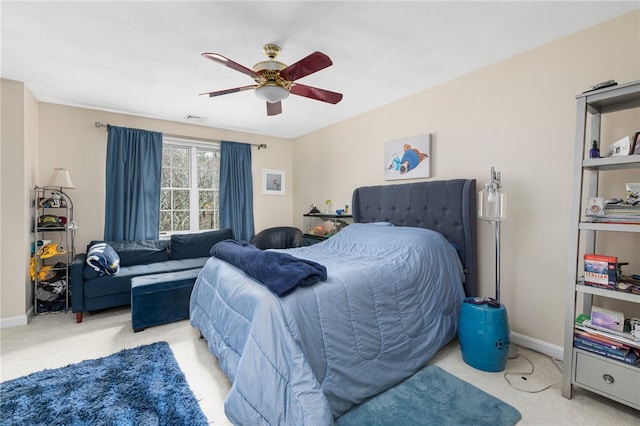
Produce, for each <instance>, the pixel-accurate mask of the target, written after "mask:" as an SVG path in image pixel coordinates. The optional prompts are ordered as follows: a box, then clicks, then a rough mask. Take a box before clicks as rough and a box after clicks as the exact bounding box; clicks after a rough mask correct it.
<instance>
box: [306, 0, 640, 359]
mask: <svg viewBox="0 0 640 426" xmlns="http://www.w3.org/2000/svg"><path fill="white" fill-rule="evenodd" d="M639 22H640V13H638V12H635V13H631V14H628V15H626V16H623V17H621V18H619V19H616V20H613V21H611V22H608V23H605V24H603V25H600V26H597V27H594V28H592V29H589V30H587V31H584V32H580V33H578V34H575V35H572V36H570V37H567V38H565V39H562V40H560V41H557V42H554V43H551V44H548V45H546V46H543V47H540V48H538V49H534V50H531V51H529V52H526V53H523V54H520V55H518V56H515V57H513V58H510V59H508V60H505V61H503V62H501V63H498V64H495V65H493V66H490V67H487V68H485V69H482V70H479V71H476V72H473V73H470V74H468V75H465V76H463V77H461V78H457V79H455V80H452V81H449V82H447V83H444V84H442V85H439V86H437V87H434V88H432V89H429V90H426V91H424V92H422V93H418V94H416V95H413V96H411V97H408V98H406V99H403V100H401V101H399V102H396V103H394V104H391V105H387V106H384V107H382V108H378V109H376V110H374V111H371V112H369V113H366V114H363V115H361V116H358V117H356V118H353V119H350V120H347V121H345V122H342V123H340V124H337V125H334V126H331V127H329V128H326V129H323V130H320V131H317V132H315V133H313V134H309V135H306V136H304V137H301V138H300V139H299V140H296V142H295V145H294V162H295V167H294V180H295V182H296V188H295V193H294V220H295V223H296V225H298V226H303V223H302V214H303V213H304V212H305V211H306V210H307V209H308V206H309V204H310V203H321V202H322V200H324V199H326V198H331V199H336V200H344V199H346V198H348V197H349V196H350V194H351V192H352V191H353V189H354V188H356V187H358V186H360V185H375V184H385V183H387V182H385V181H384V180H383V168H384V158H383V150H384V143H385V142H387V141H391V140H396V139H400V138H404V137H410V136H415V135H420V134H424V133H431V134H432V159H431V161H432V163H431V166H432V178H430V179H431V180H441V179H449V178H458V177H464V178H475V179H477V180H478V186H479V187H481V186H482V184H484V183H485V182H486V181H487V180H488V177H489V170H490V168H491V166H495V167H496V169H497V170H498V171H501V172H502V180H503V186H504V190H505V191H506V192H507V194H508V208H507V210H508V211H507V216H508V217H507V219H506V221H505V222H503V224H502V228H501V230H502V256H501V264H502V274H501V276H502V278H501V283H502V285H501V296H502V297H501V299H502V301H503V302H505V303H506V305H507V307H508V309H509V317H510V326H511V329H512V331H515V332H516V333H519V334H522V335H525V336H529V337H531V338H533V339H538V340H541V341H543V342H547V343H551V344H552V345H556V346H558V347H559V346H561V345H562V344H563V322H564V311H565V305H566V300H567V283H566V279H565V278H566V276H567V267H568V266H567V265H568V259H567V255H566V253H567V250H568V248H567V247H568V245H567V244H568V222H569V208H570V199H571V191H572V181H573V176H572V168H573V152H574V134H575V118H576V115H575V114H576V113H575V106H576V102H575V95H576V94H577V93H580V92H582V91H584V90H586V89H587V88H588V87H589V86H590V85H591V84H594V83H597V82H600V81H604V80H608V79H615V80H616V81H618V82H620V83H625V82H629V81H632V80H638V79H640V38H639V37H638V34H640V25H639ZM416 54H419V52H416ZM425 72H427V71H425ZM345 96H349V93H348V92H347V93H345ZM637 130H640V113H638V111H636V112H635V113H634V114H633V115H631V116H630V115H627V116H626V117H622V118H620V119H619V123H617V125H610V126H605V128H604V129H603V133H604V135H603V139H602V140H603V141H609V142H612V141H615V140H618V139H619V138H621V137H623V136H625V135H633V133H634V131H637ZM310 158H313V159H316V161H308V159H310ZM301 164H304V167H300V165H301ZM629 181H633V182H638V181H640V176H638V172H637V171H628V172H626V173H624V172H621V173H620V174H619V175H618V179H616V182H615V183H613V182H612V183H611V185H610V188H609V189H608V192H607V193H609V194H611V195H610V196H612V197H613V196H619V197H620V196H623V195H624V182H629ZM400 182H403V181H393V182H389V183H400ZM404 182H410V181H404ZM478 226H479V228H478V229H479V241H478V253H479V264H480V288H481V294H482V295H484V296H491V295H493V294H494V285H495V281H494V263H493V262H494V261H493V253H494V242H493V240H494V233H493V228H492V226H490V225H489V224H487V223H484V222H480V223H479V224H478ZM638 237H639V236H638V235H636V236H635V237H633V238H631V239H626V240H624V247H625V248H626V249H628V251H627V250H621V251H620V252H621V253H622V252H624V253H630V256H629V257H630V258H629V261H631V262H632V263H633V264H634V265H635V270H636V271H637V270H638V268H640V256H638V254H637V253H638V252H637V247H638V246H639V244H640V239H639V238H638ZM620 240H621V238H620ZM634 245H635V249H634V250H631V247H632V246H634ZM633 267H634V266H631V268H633ZM636 310H637V307H636ZM639 314H640V313H638V312H636V313H635V315H639Z"/></svg>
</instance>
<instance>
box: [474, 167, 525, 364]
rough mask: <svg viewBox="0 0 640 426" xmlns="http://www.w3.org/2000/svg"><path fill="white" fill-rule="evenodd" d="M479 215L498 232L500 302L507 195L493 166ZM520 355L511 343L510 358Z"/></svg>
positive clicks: (497, 286) (497, 280)
mask: <svg viewBox="0 0 640 426" xmlns="http://www.w3.org/2000/svg"><path fill="white" fill-rule="evenodd" d="M478 217H479V218H480V219H481V220H486V221H488V222H489V223H493V224H494V227H495V232H496V254H495V261H496V274H495V277H496V300H497V301H498V302H500V222H502V221H503V220H504V219H505V218H506V217H507V196H506V194H505V193H504V192H503V191H502V186H501V181H500V172H496V171H495V168H494V167H493V166H492V167H491V179H490V181H489V182H487V183H485V184H484V188H483V189H482V190H481V191H480V192H479V193H478ZM517 356H518V348H517V347H516V346H515V345H513V344H510V345H509V358H516V357H517Z"/></svg>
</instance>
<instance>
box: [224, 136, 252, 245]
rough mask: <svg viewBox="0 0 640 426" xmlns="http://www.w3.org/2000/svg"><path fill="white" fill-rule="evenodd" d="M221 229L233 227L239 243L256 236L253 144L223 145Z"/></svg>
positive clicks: (230, 143) (227, 143)
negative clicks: (252, 167)
mask: <svg viewBox="0 0 640 426" xmlns="http://www.w3.org/2000/svg"><path fill="white" fill-rule="evenodd" d="M220 227H221V228H231V229H232V230H233V236H234V237H235V238H236V239H237V240H245V241H250V240H251V238H253V236H254V227H253V178H252V176H251V145H249V144H246V143H236V142H225V141H222V142H221V143H220Z"/></svg>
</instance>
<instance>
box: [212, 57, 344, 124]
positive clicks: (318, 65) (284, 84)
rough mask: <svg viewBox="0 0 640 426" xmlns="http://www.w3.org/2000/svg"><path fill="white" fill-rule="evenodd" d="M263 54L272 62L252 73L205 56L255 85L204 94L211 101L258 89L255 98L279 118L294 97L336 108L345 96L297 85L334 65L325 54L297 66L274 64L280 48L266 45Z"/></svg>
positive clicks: (224, 61) (265, 62)
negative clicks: (211, 98)
mask: <svg viewBox="0 0 640 426" xmlns="http://www.w3.org/2000/svg"><path fill="white" fill-rule="evenodd" d="M263 50H264V53H265V54H266V55H267V57H268V58H269V59H268V60H266V61H262V62H258V63H257V64H255V65H254V66H253V69H251V68H247V67H245V66H243V65H240V64H238V63H237V62H234V61H232V60H231V59H228V58H225V57H224V56H222V55H220V54H219V53H203V54H202V56H204V57H205V58H209V59H211V60H212V61H214V62H217V63H219V64H222V65H225V66H227V67H229V68H231V69H234V70H236V71H240V72H241V73H243V74H246V75H248V76H249V77H251V78H253V79H254V80H255V82H256V84H251V85H249V86H241V87H234V88H232V89H226V90H218V91H215V92H207V93H201V95H208V96H209V97H214V96H220V95H228V94H230V93H236V92H242V91H245V90H251V89H255V93H256V96H258V97H259V98H260V99H263V100H265V101H266V103H267V115H277V114H280V113H281V112H282V102H281V101H282V100H283V99H286V98H287V97H288V96H289V93H293V94H294V95H298V96H304V97H305V98H310V99H316V100H318V101H322V102H328V103H330V104H337V103H338V102H340V101H341V100H342V93H336V92H331V91H329V90H324V89H318V88H317V87H311V86H306V85H304V84H300V83H295V81H296V80H298V79H301V78H302V77H306V76H308V75H309V74H313V73H314V72H317V71H320V70H321V69H324V68H327V67H329V66H331V65H333V62H331V59H330V58H329V57H328V56H327V55H325V54H324V53H322V52H313V53H312V54H310V55H309V56H307V57H305V58H303V59H301V60H299V61H298V62H296V63H295V64H292V65H289V66H287V65H285V64H283V63H282V62H278V61H276V60H275V58H276V56H278V53H280V46H278V45H275V44H266V45H264V47H263Z"/></svg>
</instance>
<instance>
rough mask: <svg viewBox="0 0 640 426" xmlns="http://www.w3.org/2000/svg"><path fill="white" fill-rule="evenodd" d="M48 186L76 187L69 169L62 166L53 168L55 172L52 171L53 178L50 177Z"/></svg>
mask: <svg viewBox="0 0 640 426" xmlns="http://www.w3.org/2000/svg"><path fill="white" fill-rule="evenodd" d="M47 186H52V187H55V188H71V189H73V188H75V186H73V182H71V175H69V170H67V169H60V168H56V169H53V173H51V178H50V179H49V183H48V184H47Z"/></svg>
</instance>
